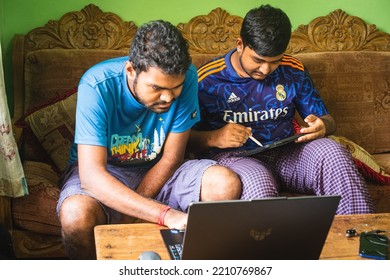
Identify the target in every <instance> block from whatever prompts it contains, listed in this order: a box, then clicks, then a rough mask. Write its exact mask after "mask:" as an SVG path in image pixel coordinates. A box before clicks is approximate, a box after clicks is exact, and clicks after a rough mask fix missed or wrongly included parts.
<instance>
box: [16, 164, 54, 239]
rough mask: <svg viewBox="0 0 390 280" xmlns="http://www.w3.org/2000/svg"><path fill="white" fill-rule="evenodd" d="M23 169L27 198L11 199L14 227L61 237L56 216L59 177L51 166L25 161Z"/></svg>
mask: <svg viewBox="0 0 390 280" xmlns="http://www.w3.org/2000/svg"><path fill="white" fill-rule="evenodd" d="M23 168H24V173H25V176H26V181H27V184H28V190H29V195H27V196H24V197H19V198H14V199H12V213H13V224H14V226H15V228H19V229H24V230H29V231H33V232H37V233H44V234H51V235H60V231H61V229H60V223H59V220H58V218H57V215H56V207H57V201H58V197H59V193H60V190H59V188H58V187H57V181H58V174H57V173H56V172H55V171H54V170H53V169H52V166H50V165H49V164H45V163H40V162H32V161H25V162H24V163H23Z"/></svg>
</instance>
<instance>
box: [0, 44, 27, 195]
mask: <svg viewBox="0 0 390 280" xmlns="http://www.w3.org/2000/svg"><path fill="white" fill-rule="evenodd" d="M2 57H3V56H2V52H1V45H0V196H9V197H19V196H24V195H27V194H28V190H27V183H26V179H25V177H24V171H23V167H22V163H21V160H20V157H19V151H18V146H17V144H16V141H15V137H14V134H13V130H12V122H11V117H10V112H9V108H8V105H7V95H6V92H5V84H4V71H3V60H2Z"/></svg>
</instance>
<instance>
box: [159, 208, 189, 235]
mask: <svg viewBox="0 0 390 280" xmlns="http://www.w3.org/2000/svg"><path fill="white" fill-rule="evenodd" d="M187 219H188V214H186V213H184V212H181V211H178V210H175V209H172V208H171V209H169V210H168V212H167V213H166V214H165V217H164V225H165V226H167V227H169V228H174V229H179V230H184V229H185V228H186V227H187Z"/></svg>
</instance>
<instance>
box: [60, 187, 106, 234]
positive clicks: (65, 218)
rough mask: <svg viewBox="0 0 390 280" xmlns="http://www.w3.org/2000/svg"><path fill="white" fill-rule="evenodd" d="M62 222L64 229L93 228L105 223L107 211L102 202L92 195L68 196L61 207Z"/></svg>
mask: <svg viewBox="0 0 390 280" xmlns="http://www.w3.org/2000/svg"><path fill="white" fill-rule="evenodd" d="M59 218H60V223H61V227H62V228H63V230H64V229H65V230H77V228H78V229H81V228H83V229H84V230H85V229H87V228H92V229H93V227H94V226H95V225H97V224H102V223H105V220H106V217H105V213H104V211H103V209H102V207H101V206H100V204H99V203H98V202H97V201H96V200H95V199H94V198H92V197H89V196H85V195H73V196H70V197H68V198H66V199H65V200H64V201H63V202H62V205H61V209H60V215H59Z"/></svg>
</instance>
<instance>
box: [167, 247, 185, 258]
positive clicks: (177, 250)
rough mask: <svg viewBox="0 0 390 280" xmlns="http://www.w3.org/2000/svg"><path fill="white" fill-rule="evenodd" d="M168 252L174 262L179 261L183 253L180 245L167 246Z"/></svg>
mask: <svg viewBox="0 0 390 280" xmlns="http://www.w3.org/2000/svg"><path fill="white" fill-rule="evenodd" d="M169 251H170V254H171V256H172V258H173V259H174V260H180V259H181V254H182V252H183V245H182V244H174V245H169Z"/></svg>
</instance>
